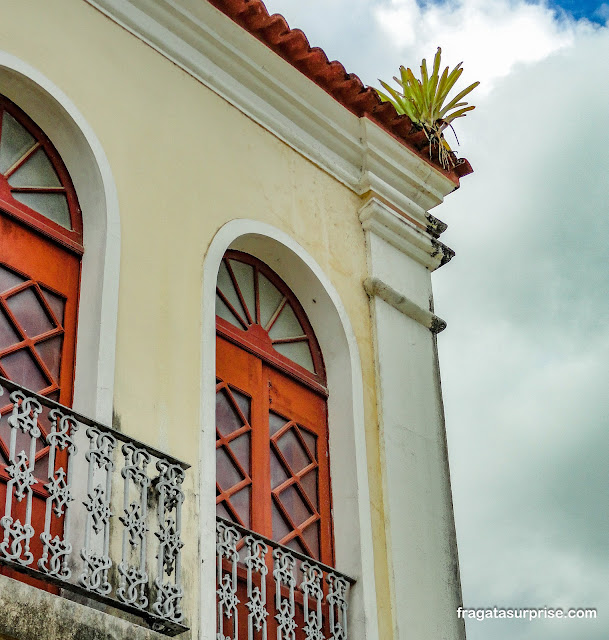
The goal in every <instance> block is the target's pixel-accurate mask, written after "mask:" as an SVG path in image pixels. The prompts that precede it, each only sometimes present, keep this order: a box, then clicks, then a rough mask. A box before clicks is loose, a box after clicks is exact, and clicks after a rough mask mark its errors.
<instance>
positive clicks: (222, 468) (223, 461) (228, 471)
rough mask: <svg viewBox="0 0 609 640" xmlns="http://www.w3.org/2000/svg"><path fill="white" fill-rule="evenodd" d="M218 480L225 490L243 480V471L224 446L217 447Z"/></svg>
mask: <svg viewBox="0 0 609 640" xmlns="http://www.w3.org/2000/svg"><path fill="white" fill-rule="evenodd" d="M216 480H217V482H218V484H219V485H220V487H221V489H223V490H224V491H227V490H228V489H230V488H231V487H234V486H235V485H236V484H237V483H238V482H241V480H243V476H242V475H241V472H240V471H239V469H237V467H236V466H235V464H234V462H233V461H232V460H231V459H230V457H229V456H228V454H227V453H226V451H224V447H220V448H218V449H216Z"/></svg>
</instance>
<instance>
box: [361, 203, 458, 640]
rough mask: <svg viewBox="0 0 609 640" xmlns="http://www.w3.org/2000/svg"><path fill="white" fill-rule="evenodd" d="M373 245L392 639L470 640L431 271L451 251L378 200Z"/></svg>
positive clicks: (371, 214) (369, 236) (370, 219)
mask: <svg viewBox="0 0 609 640" xmlns="http://www.w3.org/2000/svg"><path fill="white" fill-rule="evenodd" d="M360 220H361V221H362V225H363V227H364V229H365V232H366V244H367V248H368V270H369V273H368V278H367V280H366V282H365V287H366V290H367V292H368V294H369V295H370V296H371V310H372V320H373V326H374V340H375V357H376V367H377V395H378V414H379V429H380V440H381V464H382V467H383V474H384V477H383V484H384V508H385V523H386V536H387V540H386V542H387V548H388V555H389V565H390V582H391V591H392V599H393V603H392V604H393V606H392V609H393V611H394V620H393V624H394V633H393V636H394V639H395V640H411V639H413V638H416V640H439V639H440V638H442V639H443V640H463V639H464V638H465V630H464V626H463V622H462V621H461V620H458V619H457V615H456V609H457V607H458V606H459V605H460V604H461V587H460V582H459V568H458V558H457V546H456V539H455V530H454V519H453V511H452V500H451V492H450V477H449V469H448V458H447V449H446V438H445V430H444V413H443V407H442V396H441V390H440V378H439V370H438V360H437V352H436V342H435V332H437V331H438V330H441V328H443V327H442V324H443V323H442V321H441V320H440V319H439V318H437V316H435V315H434V314H433V311H432V308H431V307H432V289H431V271H433V270H434V269H436V268H437V267H438V266H440V265H441V264H444V262H446V261H447V260H448V259H450V257H452V251H450V249H448V248H447V247H445V246H444V245H442V244H441V243H439V242H438V241H437V239H436V238H435V237H434V235H437V233H435V230H434V229H426V228H425V227H423V226H422V225H421V224H420V223H419V222H418V221H417V220H413V219H412V218H411V217H408V218H407V217H405V216H403V215H401V214H400V213H398V212H397V211H396V210H394V209H393V208H391V207H389V206H388V205H387V204H385V203H384V202H382V201H381V200H380V199H378V198H375V197H373V198H371V199H370V200H368V201H367V202H366V204H364V206H363V207H362V209H361V210H360Z"/></svg>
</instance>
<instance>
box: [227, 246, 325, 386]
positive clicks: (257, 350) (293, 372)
mask: <svg viewBox="0 0 609 640" xmlns="http://www.w3.org/2000/svg"><path fill="white" fill-rule="evenodd" d="M227 259H228V261H227ZM230 260H236V261H238V262H243V263H245V264H249V265H251V266H252V267H253V269H254V272H255V280H254V283H255V295H256V309H255V312H254V315H253V316H252V314H251V312H248V309H247V305H246V304H245V302H244V298H243V294H242V292H241V290H240V287H239V284H238V282H237V279H236V278H235V276H234V273H233V271H232V269H231V268H230V262H229V261H230ZM223 262H224V264H225V265H226V266H227V268H228V272H229V274H230V276H231V280H232V282H233V286H234V287H235V289H236V291H237V295H238V296H239V299H240V301H241V304H242V305H243V308H244V309H245V314H246V316H247V317H246V318H244V319H243V328H241V329H240V328H238V327H236V326H235V325H233V324H231V323H230V322H228V321H227V320H225V319H224V318H220V317H218V316H216V330H217V332H218V334H219V335H221V336H223V337H224V338H226V339H227V340H230V341H232V342H234V343H235V344H238V345H240V346H241V347H242V348H244V349H246V350H248V351H250V352H251V353H253V354H254V355H257V356H259V357H260V358H262V359H263V360H265V361H267V362H268V363H269V364H271V365H272V366H274V367H276V368H277V369H280V370H281V371H284V372H285V373H287V374H288V375H290V376H292V377H294V378H296V379H297V380H300V381H301V382H302V383H303V384H305V385H307V386H309V387H311V388H312V389H313V390H315V391H317V392H318V393H321V394H325V395H326V396H327V394H328V392H327V388H326V370H325V367H324V361H323V357H322V353H321V349H320V348H319V343H318V342H317V338H316V337H315V333H314V332H313V328H312V327H311V323H310V322H309V319H308V318H307V314H306V313H305V311H304V309H303V308H302V305H301V304H300V302H299V301H298V298H297V297H296V296H295V295H294V293H293V292H292V291H291V289H290V288H289V287H288V286H287V284H286V283H285V282H284V281H283V280H282V279H281V278H280V277H279V276H278V275H277V274H276V273H275V272H274V271H273V270H272V269H271V268H270V267H268V266H267V265H266V264H265V263H264V262H262V261H261V260H258V258H255V257H254V256H251V255H249V254H247V253H243V252H242V251H235V250H228V251H227V252H226V253H225V254H224V258H223ZM258 273H260V274H262V275H263V276H264V277H265V278H267V279H268V280H269V281H270V282H271V283H272V284H273V285H275V287H277V289H278V290H279V291H280V292H281V293H282V294H283V295H284V296H285V301H286V304H289V305H290V306H291V307H292V310H293V311H294V313H295V315H296V317H297V318H298V321H299V322H300V324H301V326H302V328H303V330H304V335H305V336H306V339H307V341H308V343H309V347H310V350H311V358H312V360H313V366H314V372H311V371H309V370H307V369H305V368H304V367H302V366H301V365H299V364H298V363H296V362H294V361H293V360H290V359H289V358H287V357H286V356H284V355H283V354H281V353H279V351H277V350H276V349H274V348H273V343H272V341H271V340H270V339H269V336H268V332H267V331H265V330H264V329H263V327H261V326H260V302H259V291H258V282H259V281H258V275H257V274H258ZM216 293H217V295H218V296H220V297H221V298H222V299H223V302H224V303H225V304H226V305H227V306H228V307H229V309H231V310H232V311H233V312H234V313H235V314H236V315H237V316H242V314H241V313H239V312H237V311H236V310H235V309H234V308H233V306H232V305H231V304H230V302H229V301H228V300H227V299H226V298H225V297H224V296H223V295H222V292H221V291H219V289H218V288H217V289H216ZM277 315H278V314H277ZM278 342H279V341H278Z"/></svg>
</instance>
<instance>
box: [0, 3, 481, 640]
mask: <svg viewBox="0 0 609 640" xmlns="http://www.w3.org/2000/svg"><path fill="white" fill-rule="evenodd" d="M0 31H1V34H2V38H1V49H2V50H1V51H0V108H1V109H2V121H1V124H0V174H2V175H1V176H0V222H1V224H2V232H1V235H0V376H2V378H3V380H2V381H1V383H2V390H3V396H2V399H1V401H0V405H2V409H1V412H2V416H1V420H0V502H2V503H3V504H4V507H2V508H3V511H1V512H0V515H1V516H2V518H1V519H0V525H1V527H0V564H1V565H2V569H0V611H1V615H0V636H1V637H5V638H11V639H12V638H14V639H16V640H22V639H23V640H26V639H30V638H37V639H38V640H42V639H43V638H44V639H47V638H48V639H51V638H53V639H55V638H78V639H81V638H82V639H85V638H87V639H88V638H122V637H132V638H137V639H139V638H142V639H143V638H162V637H166V636H167V635H176V634H177V635H178V637H183V638H200V639H211V638H222V640H224V638H233V639H234V640H237V638H242V639H244V638H246V637H247V638H248V640H255V639H258V638H266V637H277V638H278V640H281V639H283V638H285V639H286V640H288V639H289V638H291V639H292V640H296V639H300V638H307V639H313V638H315V639H316V640H319V639H320V638H321V637H324V638H327V639H328V640H329V639H330V638H332V639H336V640H338V639H339V638H341V639H342V638H362V639H364V638H365V639H366V640H376V639H377V638H382V639H385V638H395V639H397V638H400V639H401V640H405V639H408V638H417V640H437V639H438V638H451V639H453V638H454V639H457V638H463V637H464V635H465V632H464V627H463V624H462V621H460V620H458V619H457V617H456V608H457V607H458V606H459V605H460V603H461V599H460V598H461V596H460V585H459V571H458V560H457V549H456V541H455V533H454V521H453V515H452V503H451V494H450V480H449V471H448V458H447V451H446V442H445V431H444V421H443V412H442V399H441V390H440V383H439V373H438V363H437V357H436V341H435V335H436V333H437V332H438V331H440V330H442V329H443V328H444V323H443V321H442V320H441V319H440V318H439V317H437V316H436V315H435V314H434V312H433V299H432V289H431V272H432V271H434V270H435V269H436V268H438V267H440V266H441V265H443V264H445V263H446V262H448V260H450V258H451V257H452V255H453V254H452V251H451V250H450V249H449V248H447V247H446V246H444V245H443V244H442V243H441V241H440V240H439V236H440V234H441V232H442V231H443V230H444V229H445V225H444V224H443V223H441V222H440V221H439V220H437V219H436V218H435V217H433V216H431V215H430V214H429V210H430V209H431V208H433V207H435V206H437V205H438V204H440V203H441V202H442V199H443V198H444V197H445V196H446V195H448V194H449V193H450V192H451V191H453V190H454V189H455V188H457V187H458V186H459V180H460V177H462V176H463V175H466V174H467V173H469V172H470V171H471V168H470V167H469V165H468V163H467V162H462V163H460V164H458V165H457V166H456V167H455V169H453V170H451V171H444V170H443V169H441V168H440V167H439V165H438V164H437V162H435V160H433V159H430V156H429V150H428V148H427V147H425V145H424V144H423V143H424V142H425V141H424V140H422V139H421V135H420V132H417V131H415V130H414V129H413V128H412V126H411V123H410V121H408V119H407V118H405V116H404V117H398V116H397V115H396V113H395V112H394V111H392V109H393V107H391V106H390V105H381V104H380V102H379V101H378V99H377V98H376V96H375V95H374V93H373V92H372V91H371V90H370V89H366V88H365V87H363V86H362V85H361V82H360V81H359V80H358V79H357V77H356V76H352V75H349V74H347V73H346V72H345V70H344V68H343V67H342V66H341V65H340V64H339V63H336V62H329V61H328V60H327V58H325V55H324V54H323V52H322V51H321V50H319V49H315V48H313V49H312V48H310V47H309V45H308V42H307V41H306V38H305V37H304V35H303V34H302V33H301V32H299V31H293V30H290V29H289V28H288V26H287V25H286V24H285V21H284V20H283V19H282V18H281V17H280V16H269V15H268V14H267V12H266V10H265V9H264V5H263V4H262V3H261V2H259V1H258V0H249V1H248V0H213V1H209V0H176V1H168V0H57V1H56V2H53V3H48V2H45V1H43V0H27V1H25V2H21V3H10V4H7V6H5V7H3V20H2V22H1V23H0ZM32 392H35V393H32ZM214 487H215V493H214Z"/></svg>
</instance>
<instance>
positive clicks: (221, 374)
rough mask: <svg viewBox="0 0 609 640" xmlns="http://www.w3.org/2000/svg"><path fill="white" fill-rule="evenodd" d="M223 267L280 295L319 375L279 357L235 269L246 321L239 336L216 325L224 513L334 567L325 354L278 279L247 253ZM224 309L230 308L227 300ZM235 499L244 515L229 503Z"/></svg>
mask: <svg viewBox="0 0 609 640" xmlns="http://www.w3.org/2000/svg"><path fill="white" fill-rule="evenodd" d="M226 258H228V259H229V261H239V262H243V263H245V264H248V265H250V266H251V267H252V268H253V269H254V273H255V274H258V273H261V274H263V275H264V276H265V277H266V278H267V279H268V280H269V281H270V282H271V283H272V284H273V285H274V286H275V287H276V288H277V289H278V290H279V292H280V293H281V294H282V295H283V296H284V298H285V301H287V302H288V303H289V304H290V305H291V307H292V310H293V311H294V313H295V315H296V317H297V319H298V321H299V323H300V325H301V326H302V328H303V330H304V332H305V335H306V339H307V341H308V343H309V345H310V350H311V356H312V360H313V365H314V371H313V372H311V371H309V370H307V369H305V368H304V367H303V366H301V365H299V364H297V363H295V362H294V361H292V360H290V359H289V358H287V357H286V356H285V355H283V354H280V353H279V352H277V351H276V350H275V349H274V348H273V344H272V341H271V339H270V338H269V337H268V334H267V331H265V329H264V328H263V327H262V326H261V325H260V324H259V318H260V309H259V300H258V285H257V284H255V287H254V288H255V296H256V309H255V312H254V313H253V314H252V313H250V312H248V311H247V308H246V305H245V302H244V296H243V294H242V292H241V291H240V290H239V288H238V284H237V281H236V278H235V276H234V274H233V273H232V270H230V263H229V264H228V265H227V266H228V269H229V275H230V276H231V280H232V282H233V285H234V286H235V288H236V290H237V295H238V296H239V299H240V301H241V304H242V309H241V311H242V310H243V309H246V311H245V314H243V313H241V314H240V315H241V317H242V319H243V320H244V322H243V323H242V324H243V328H238V327H235V326H234V325H233V324H231V323H230V322H228V321H227V320H225V319H223V318H221V317H219V316H216V329H217V336H218V337H217V342H216V344H217V361H216V371H217V386H216V393H217V414H216V416H217V432H216V433H217V435H216V450H217V454H216V455H217V485H216V503H217V504H218V505H219V507H218V509H219V513H220V514H222V515H224V516H226V515H228V517H229V518H230V519H232V520H233V521H235V522H237V523H239V524H241V525H242V526H246V527H247V528H250V529H252V530H254V531H257V532H258V533H261V534H263V535H265V536H267V537H269V538H273V539H275V540H277V541H278V542H281V543H282V544H287V546H291V547H292V548H295V549H297V550H299V551H303V552H304V553H306V554H308V555H311V556H312V557H316V558H317V559H319V560H321V561H322V562H324V563H326V564H329V565H332V564H333V563H334V543H333V527H332V515H331V513H332V506H331V486H330V465H329V448H328V426H327V406H326V405H327V402H326V399H327V391H326V384H325V383H326V379H325V368H324V365H323V358H322V354H321V349H320V348H319V344H318V342H317V339H316V338H315V334H314V333H313V329H312V327H311V325H310V323H309V320H308V318H307V316H306V313H305V312H304V310H303V308H302V306H301V305H300V303H299V302H298V299H297V298H296V296H295V295H294V294H293V292H292V291H291V290H290V289H289V287H288V286H287V285H286V284H285V282H283V280H282V279H281V278H279V276H278V275H277V274H276V273H274V272H273V271H272V270H271V269H270V268H269V267H268V266H267V265H266V264H264V263H263V262H261V261H260V260H258V259H257V258H255V257H253V256H251V255H248V254H245V253H242V252H238V251H227V253H226V255H225V259H226ZM225 264H226V262H225ZM254 282H255V283H257V276H256V277H255V280H254ZM222 300H223V301H224V302H225V304H226V303H228V304H230V301H229V300H228V299H227V297H226V296H222ZM244 315H245V316H247V317H244ZM233 443H239V444H238V445H233ZM248 447H249V448H248ZM233 449H234V451H233ZM248 456H249V457H248ZM220 465H224V466H223V467H222V466H220ZM222 485H223V486H222ZM239 496H240V497H239ZM236 497H239V507H238V508H235V507H234V506H233V505H232V503H231V500H233V499H235V498H236ZM247 501H249V507H247V508H246V503H247ZM248 509H249V510H248ZM294 513H296V515H294ZM316 540H317V542H316ZM294 545H295V546H294Z"/></svg>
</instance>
